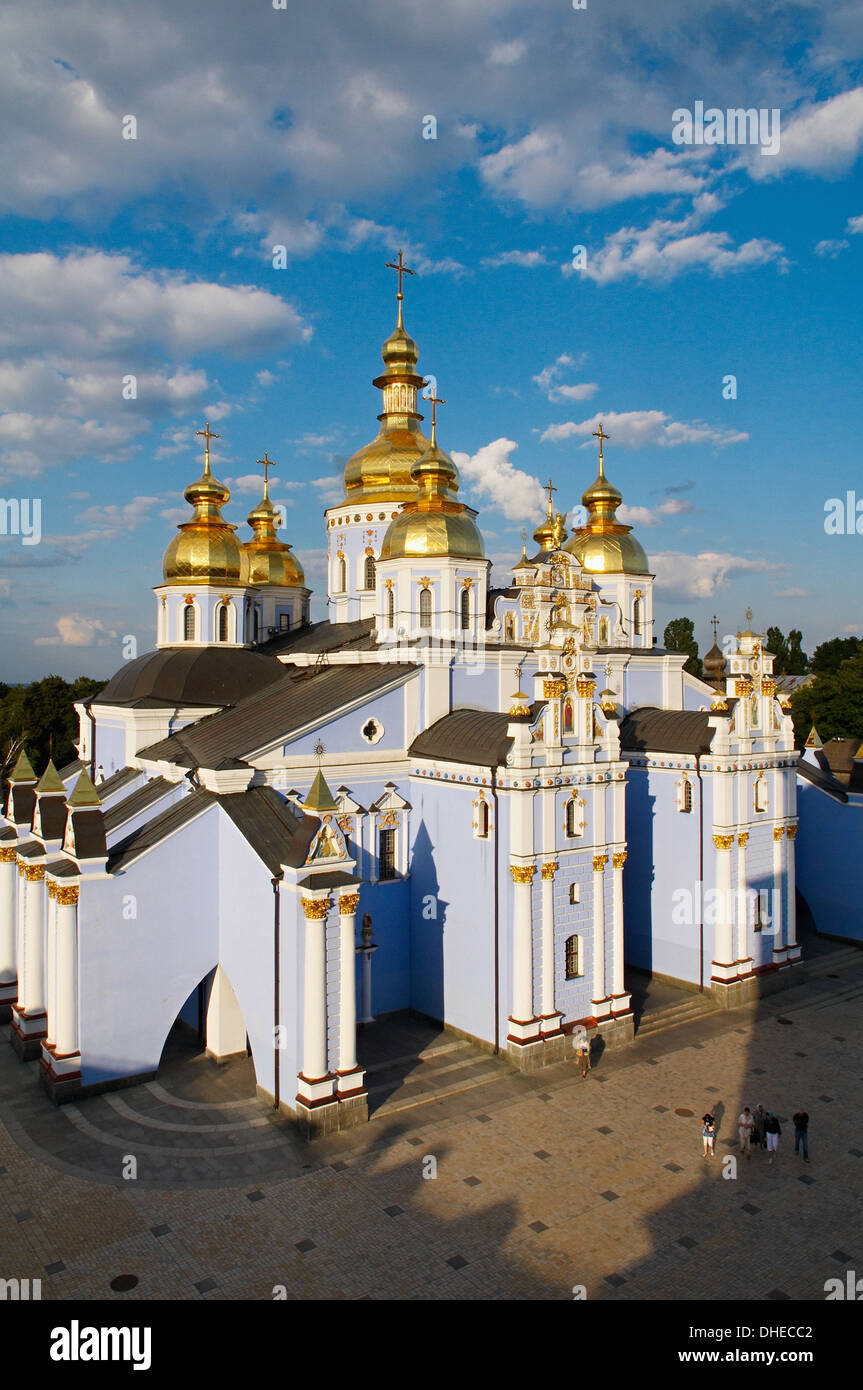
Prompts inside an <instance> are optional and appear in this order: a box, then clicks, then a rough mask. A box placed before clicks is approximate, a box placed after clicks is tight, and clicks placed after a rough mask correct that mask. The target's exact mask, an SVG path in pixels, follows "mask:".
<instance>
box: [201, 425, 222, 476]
mask: <svg viewBox="0 0 863 1390" xmlns="http://www.w3.org/2000/svg"><path fill="white" fill-rule="evenodd" d="M195 433H196V434H199V435H200V436H201V438H202V439H205V440H206V452H205V454H204V467H205V468H209V466H210V440H211V439H219V438H220V436H219V435H218V434H214V433H213V431H212V430H211V429H210V422H209V420H207V421H205V424H204V428H203V429H202V430H195Z"/></svg>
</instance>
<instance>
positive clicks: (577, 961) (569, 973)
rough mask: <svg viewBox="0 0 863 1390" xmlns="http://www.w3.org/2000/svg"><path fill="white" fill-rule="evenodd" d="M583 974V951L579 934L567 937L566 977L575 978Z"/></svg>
mask: <svg viewBox="0 0 863 1390" xmlns="http://www.w3.org/2000/svg"><path fill="white" fill-rule="evenodd" d="M580 974H581V951H580V950H579V940H578V937H577V936H568V937H567V938H566V978H567V979H568V980H575V979H577V978H578V976H579V975H580Z"/></svg>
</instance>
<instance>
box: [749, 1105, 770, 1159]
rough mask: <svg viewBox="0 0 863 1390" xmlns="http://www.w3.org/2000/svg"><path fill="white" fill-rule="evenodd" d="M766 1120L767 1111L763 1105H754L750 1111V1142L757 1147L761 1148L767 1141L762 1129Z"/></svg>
mask: <svg viewBox="0 0 863 1390" xmlns="http://www.w3.org/2000/svg"><path fill="white" fill-rule="evenodd" d="M766 1121H767V1111H766V1110H765V1109H764V1106H763V1105H756V1107H755V1110H754V1111H753V1113H752V1142H753V1144H754V1145H755V1147H756V1148H758V1149H763V1148H764V1147H765V1145H766V1143H767V1134H766V1131H765V1129H764V1126H765V1123H766Z"/></svg>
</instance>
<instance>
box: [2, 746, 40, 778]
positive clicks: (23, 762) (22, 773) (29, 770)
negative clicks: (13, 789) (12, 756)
mask: <svg viewBox="0 0 863 1390" xmlns="http://www.w3.org/2000/svg"><path fill="white" fill-rule="evenodd" d="M9 781H10V782H35V781H36V773H35V772H34V771H33V766H32V764H31V762H30V759H29V758H28V757H27V754H26V753H25V752H24V749H23V748H22V749H21V752H20V753H19V754H18V759H17V761H16V763H15V766H14V767H13V769H12V771H11V772H10V773H9Z"/></svg>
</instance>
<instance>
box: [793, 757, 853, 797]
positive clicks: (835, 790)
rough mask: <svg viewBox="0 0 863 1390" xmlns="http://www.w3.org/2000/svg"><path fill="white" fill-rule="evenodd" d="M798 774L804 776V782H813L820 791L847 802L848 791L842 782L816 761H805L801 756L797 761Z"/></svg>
mask: <svg viewBox="0 0 863 1390" xmlns="http://www.w3.org/2000/svg"><path fill="white" fill-rule="evenodd" d="M797 775H798V777H802V778H803V780H804V782H811V783H812V785H813V787H817V788H818V789H819V791H822V792H826V793H827V795H828V796H832V798H833V800H834V801H842V802H847V800H848V792H847V791H846V789H845V787H844V786H843V785H842V783H841V782H838V781H837V780H836V778H835V777H834V776H833V774H832V772H829V771H828V770H827V769H826V768H821V767H816V766H815V764H814V763H807V762H804V760H803V758H802V757H801V758H800V759H799V760H798V763H797Z"/></svg>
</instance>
